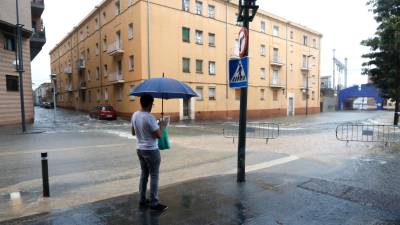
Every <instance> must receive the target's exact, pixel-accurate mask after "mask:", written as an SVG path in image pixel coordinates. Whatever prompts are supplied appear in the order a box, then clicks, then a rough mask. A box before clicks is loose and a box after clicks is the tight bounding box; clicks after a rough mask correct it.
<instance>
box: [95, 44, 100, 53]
mask: <svg viewBox="0 0 400 225" xmlns="http://www.w3.org/2000/svg"><path fill="white" fill-rule="evenodd" d="M99 52H100V49H99V43H96V55H99Z"/></svg>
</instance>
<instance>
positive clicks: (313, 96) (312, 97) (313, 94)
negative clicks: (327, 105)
mask: <svg viewBox="0 0 400 225" xmlns="http://www.w3.org/2000/svg"><path fill="white" fill-rule="evenodd" d="M314 99H315V91H312V92H311V100H312V101H314Z"/></svg>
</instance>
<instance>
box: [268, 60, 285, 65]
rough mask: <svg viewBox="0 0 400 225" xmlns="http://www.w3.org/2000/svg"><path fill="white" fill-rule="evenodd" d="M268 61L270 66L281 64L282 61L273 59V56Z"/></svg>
mask: <svg viewBox="0 0 400 225" xmlns="http://www.w3.org/2000/svg"><path fill="white" fill-rule="evenodd" d="M270 63H271V66H283V63H282V62H280V61H279V59H275V58H273V59H272V60H271V62H270Z"/></svg>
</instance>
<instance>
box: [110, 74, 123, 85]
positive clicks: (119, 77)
mask: <svg viewBox="0 0 400 225" xmlns="http://www.w3.org/2000/svg"><path fill="white" fill-rule="evenodd" d="M108 81H109V82H111V83H123V82H125V80H124V76H123V74H122V73H121V72H114V73H110V74H108Z"/></svg>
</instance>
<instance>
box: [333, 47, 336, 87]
mask: <svg viewBox="0 0 400 225" xmlns="http://www.w3.org/2000/svg"><path fill="white" fill-rule="evenodd" d="M335 51H336V49H333V58H332V59H333V64H332V65H333V74H332V75H333V77H332V84H333V90H334V91H336V81H335V80H336V77H335V70H336V69H335V66H336V58H335Z"/></svg>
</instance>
